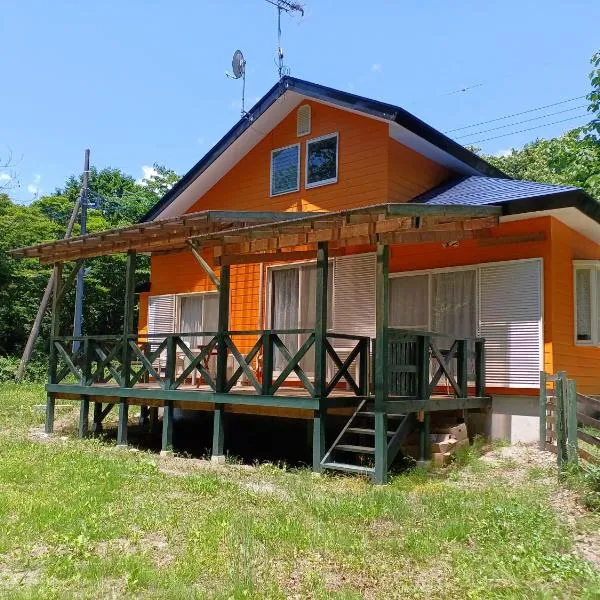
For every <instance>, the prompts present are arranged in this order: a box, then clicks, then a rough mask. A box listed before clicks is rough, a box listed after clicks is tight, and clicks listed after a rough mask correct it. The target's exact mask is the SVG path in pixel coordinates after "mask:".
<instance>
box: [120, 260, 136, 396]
mask: <svg viewBox="0 0 600 600" xmlns="http://www.w3.org/2000/svg"><path fill="white" fill-rule="evenodd" d="M135 264H136V253H135V250H129V252H127V268H126V271H125V304H124V307H123V354H122V361H123V387H130V385H131V348H130V347H129V338H130V336H131V335H133V334H134V333H135V331H134V322H133V321H134V312H135Z"/></svg>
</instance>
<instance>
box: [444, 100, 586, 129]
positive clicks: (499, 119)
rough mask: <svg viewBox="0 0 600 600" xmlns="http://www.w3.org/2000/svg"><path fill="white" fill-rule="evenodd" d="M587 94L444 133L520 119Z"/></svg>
mask: <svg viewBox="0 0 600 600" xmlns="http://www.w3.org/2000/svg"><path fill="white" fill-rule="evenodd" d="M585 97H586V94H583V95H582V96H576V97H575V98H568V99H567V100H560V101H559V102H553V103H552V104H546V105H545V106H538V107H536V108H530V109H529V110H523V111H521V112H518V113H513V114H512V115H505V116H503V117H497V118H495V119H490V120H489V121H480V122H479V123H473V124H472V125H464V126H463V127H456V128H455V129H447V130H446V131H444V133H452V132H453V131H462V130H463V129H470V128H471V127H477V126H479V125H486V124H487V123H495V122H496V121H503V120H504V119H511V118H512V117H518V116H520V115H526V114H527V113H532V112H536V111H538V110H544V109H545V108H551V107H553V106H558V105H559V104H566V103H567V102H573V101H574V100H581V98H585Z"/></svg>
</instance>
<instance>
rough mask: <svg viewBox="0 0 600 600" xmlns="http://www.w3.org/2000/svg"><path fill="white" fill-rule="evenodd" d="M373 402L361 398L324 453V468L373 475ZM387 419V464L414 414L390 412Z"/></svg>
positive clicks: (398, 446)
mask: <svg viewBox="0 0 600 600" xmlns="http://www.w3.org/2000/svg"><path fill="white" fill-rule="evenodd" d="M372 405H373V403H372V402H369V403H367V400H362V401H361V403H360V404H359V405H358V407H357V409H356V410H355V411H354V413H352V416H351V417H350V418H349V419H348V421H347V422H346V424H345V425H344V427H343V428H342V431H341V432H340V434H339V435H338V436H337V438H336V439H335V441H334V442H333V444H332V445H331V447H330V448H329V450H328V451H327V452H326V453H325V456H324V457H323V460H321V466H322V467H323V469H327V470H332V471H343V472H346V473H356V474H362V475H368V476H370V475H373V474H374V472H375V469H374V467H373V461H374V456H375V413H374V412H373V410H372ZM387 422H388V431H387V438H388V466H389V465H391V464H392V462H393V460H394V458H396V456H397V455H398V452H399V451H400V444H401V443H402V441H403V440H404V439H405V438H406V436H407V435H408V434H409V433H410V432H411V431H412V429H413V427H414V425H415V415H414V414H413V413H410V414H396V413H390V414H388V415H387Z"/></svg>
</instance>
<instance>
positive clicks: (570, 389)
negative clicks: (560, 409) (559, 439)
mask: <svg viewBox="0 0 600 600" xmlns="http://www.w3.org/2000/svg"><path fill="white" fill-rule="evenodd" d="M566 400H567V402H566V411H567V440H568V442H567V455H568V458H569V463H571V464H573V465H576V464H577V463H578V462H579V461H578V454H577V383H576V382H575V380H574V379H568V380H567V394H566Z"/></svg>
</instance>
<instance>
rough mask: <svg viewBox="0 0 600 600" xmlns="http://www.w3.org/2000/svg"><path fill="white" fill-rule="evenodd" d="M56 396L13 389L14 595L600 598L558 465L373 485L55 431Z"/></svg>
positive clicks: (484, 464)
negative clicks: (566, 505)
mask: <svg viewBox="0 0 600 600" xmlns="http://www.w3.org/2000/svg"><path fill="white" fill-rule="evenodd" d="M43 400H44V395H43V390H42V387H41V386H19V387H17V386H10V385H4V386H2V387H0V597H2V598H5V597H6V598H35V599H39V598H148V599H150V598H152V599H160V598H169V599H170V598H173V599H177V598H182V599H184V598H185V599H190V598H223V599H227V598H236V599H237V598H244V599H247V598H384V599H387V598H600V574H599V573H598V571H596V570H594V568H593V567H592V566H591V563H588V562H587V561H585V560H584V559H583V558H581V557H580V555H579V554H578V553H576V552H575V551H574V543H573V536H574V533H575V531H574V528H573V526H572V525H567V524H563V523H562V522H561V520H560V519H559V518H558V517H557V514H556V512H555V510H554V509H553V508H552V505H551V499H552V496H553V494H555V493H556V492H557V483H556V477H555V474H554V473H553V472H552V469H551V468H548V467H544V466H539V464H538V465H536V464H532V465H531V466H527V465H525V466H523V465H522V464H520V463H516V461H511V460H498V461H495V462H492V461H485V460H481V459H478V458H475V457H474V456H473V455H472V454H468V453H465V454H463V455H462V456H461V460H460V461H459V462H460V463H461V464H460V465H455V466H454V467H452V468H450V469H447V470H446V471H445V472H443V473H425V472H421V471H415V472H411V473H408V474H405V475H398V476H396V477H394V478H393V479H392V481H391V483H390V484H389V485H387V486H385V487H376V486H373V485H371V484H369V483H368V482H367V481H365V480H363V479H360V478H356V477H338V476H335V477H334V476H322V477H314V476H313V475H312V474H311V473H310V471H308V470H286V469H284V468H279V467H275V466H273V465H261V466H257V467H252V468H249V467H244V466H241V465H226V466H225V467H220V468H219V467H211V466H210V465H208V464H206V463H204V462H202V461H197V460H190V459H183V458H160V457H159V456H157V455H155V454H151V453H148V452H132V451H127V450H119V449H117V448H115V446H114V445H113V444H112V443H108V442H107V443H102V442H101V441H98V440H92V439H90V440H84V441H82V440H78V439H76V438H75V437H74V436H73V435H70V434H69V435H66V436H65V435H62V437H61V434H60V433H59V434H57V435H56V436H55V437H54V438H53V439H51V440H44V439H43V438H42V437H41V436H40V435H39V430H38V429H37V428H39V426H40V425H41V423H42V419H43V411H42V410H40V409H39V408H36V407H35V405H36V404H41V403H42V402H43ZM57 416H58V420H59V422H60V423H62V424H63V426H65V425H68V424H69V423H75V422H76V418H77V412H76V410H74V409H69V408H62V409H59V411H58V413H57ZM67 431H69V428H68V427H67ZM581 523H583V524H580V525H579V526H580V527H587V528H588V529H589V530H594V529H598V528H599V521H598V520H597V519H595V518H594V517H591V516H590V517H585V518H584V519H582V520H581Z"/></svg>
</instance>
